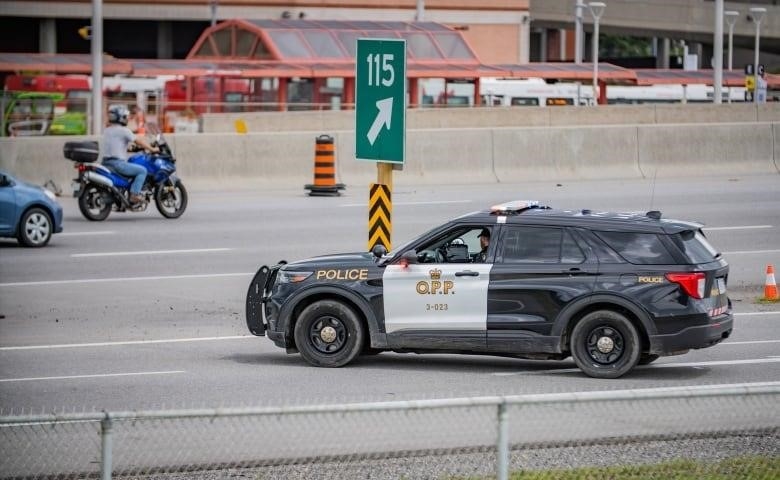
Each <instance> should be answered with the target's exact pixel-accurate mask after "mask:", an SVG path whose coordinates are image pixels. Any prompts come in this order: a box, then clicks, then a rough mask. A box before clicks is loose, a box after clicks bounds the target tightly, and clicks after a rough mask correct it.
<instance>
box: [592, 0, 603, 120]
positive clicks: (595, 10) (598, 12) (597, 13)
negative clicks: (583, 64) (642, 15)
mask: <svg viewBox="0 0 780 480" xmlns="http://www.w3.org/2000/svg"><path fill="white" fill-rule="evenodd" d="M588 7H590V13H591V15H593V41H592V43H593V100H594V101H595V102H596V104H597V105H598V103H599V100H598V99H599V20H600V19H601V16H602V15H604V9H605V8H607V4H606V3H604V2H590V3H589V4H588Z"/></svg>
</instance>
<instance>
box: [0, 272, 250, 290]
mask: <svg viewBox="0 0 780 480" xmlns="http://www.w3.org/2000/svg"><path fill="white" fill-rule="evenodd" d="M255 273H256V272H248V273H203V274H194V275H163V276H159V277H124V278H84V279H76V280H44V281H40V282H13V283H0V287H30V286H40V285H66V284H78V283H110V282H148V281H150V280H187V279H194V278H222V277H245V276H250V275H254V274H255Z"/></svg>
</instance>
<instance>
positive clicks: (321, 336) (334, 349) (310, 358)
mask: <svg viewBox="0 0 780 480" xmlns="http://www.w3.org/2000/svg"><path fill="white" fill-rule="evenodd" d="M294 337H295V344H296V346H297V347H298V351H299V352H300V353H301V356H302V357H303V358H304V359H305V360H306V361H307V362H309V363H310V364H312V365H315V366H318V367H341V366H343V365H346V364H347V363H349V362H351V361H352V360H354V359H355V357H357V356H358V355H359V354H360V352H361V351H362V350H363V343H364V329H363V324H362V323H361V321H360V319H359V318H358V316H357V314H356V313H355V312H354V311H353V310H352V309H351V308H350V307H348V306H347V305H345V304H344V303H342V302H339V301H337V300H320V301H318V302H314V303H312V304H311V305H309V306H308V307H306V308H305V309H303V311H302V312H301V315H300V317H298V321H297V323H296V324H295V331H294Z"/></svg>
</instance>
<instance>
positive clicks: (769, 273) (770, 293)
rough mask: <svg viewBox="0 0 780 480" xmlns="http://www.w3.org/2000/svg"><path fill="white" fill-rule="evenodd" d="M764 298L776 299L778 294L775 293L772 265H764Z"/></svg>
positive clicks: (775, 285)
mask: <svg viewBox="0 0 780 480" xmlns="http://www.w3.org/2000/svg"><path fill="white" fill-rule="evenodd" d="M764 299H766V300H778V299H780V296H778V294H777V283H775V267H773V266H772V265H767V266H766V283H765V284H764Z"/></svg>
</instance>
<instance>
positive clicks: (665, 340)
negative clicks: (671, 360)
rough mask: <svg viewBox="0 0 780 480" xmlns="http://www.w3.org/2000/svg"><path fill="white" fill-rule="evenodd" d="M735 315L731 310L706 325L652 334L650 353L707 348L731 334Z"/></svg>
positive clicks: (660, 353)
mask: <svg viewBox="0 0 780 480" xmlns="http://www.w3.org/2000/svg"><path fill="white" fill-rule="evenodd" d="M733 328H734V316H733V315H732V314H731V313H730V312H729V313H727V314H724V315H719V316H717V317H713V318H712V319H711V321H710V323H708V324H706V325H694V326H691V327H688V328H685V329H683V330H680V331H679V332H677V333H673V334H668V335H652V336H650V353H654V354H659V355H675V354H678V353H685V352H686V351H688V350H691V349H697V348H707V347H711V346H713V345H716V344H718V343H720V342H721V341H723V340H725V339H726V338H728V337H729V336H730V335H731V331H732V329H733Z"/></svg>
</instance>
